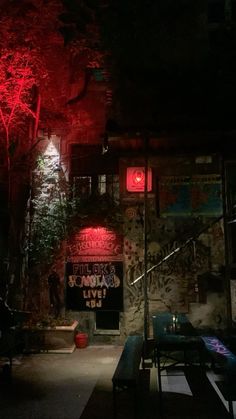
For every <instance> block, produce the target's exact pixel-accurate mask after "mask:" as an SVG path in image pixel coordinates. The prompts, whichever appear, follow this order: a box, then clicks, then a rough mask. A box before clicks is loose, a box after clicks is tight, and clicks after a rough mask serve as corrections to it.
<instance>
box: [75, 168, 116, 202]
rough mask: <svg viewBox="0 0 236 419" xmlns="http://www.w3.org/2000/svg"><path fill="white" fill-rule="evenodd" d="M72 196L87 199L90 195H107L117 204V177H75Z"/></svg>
mask: <svg viewBox="0 0 236 419" xmlns="http://www.w3.org/2000/svg"><path fill="white" fill-rule="evenodd" d="M73 191H74V196H77V197H80V198H88V197H89V196H91V195H92V194H98V195H103V194H108V195H109V196H110V197H111V198H112V200H113V201H114V202H116V203H119V196H120V187H119V175H105V174H103V175H92V176H75V177H74V178H73Z"/></svg>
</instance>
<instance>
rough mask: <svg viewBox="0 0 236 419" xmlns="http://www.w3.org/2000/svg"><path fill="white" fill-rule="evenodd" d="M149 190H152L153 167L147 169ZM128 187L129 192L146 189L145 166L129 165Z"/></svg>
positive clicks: (127, 173) (127, 172)
mask: <svg viewBox="0 0 236 419" xmlns="http://www.w3.org/2000/svg"><path fill="white" fill-rule="evenodd" d="M147 175H148V176H147V191H148V192H150V191H151V190H152V169H151V168H150V167H149V168H148V171H147ZM126 189H127V191H128V192H144V190H145V167H127V170H126Z"/></svg>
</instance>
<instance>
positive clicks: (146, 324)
mask: <svg viewBox="0 0 236 419" xmlns="http://www.w3.org/2000/svg"><path fill="white" fill-rule="evenodd" d="M144 153H145V179H144V227H143V234H144V277H143V296H144V340H145V341H147V339H148V337H149V304H148V290H147V253H148V243H147V219H148V213H147V210H148V202H147V198H148V137H147V136H146V135H145V137H144Z"/></svg>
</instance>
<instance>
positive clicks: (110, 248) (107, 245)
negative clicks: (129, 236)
mask: <svg viewBox="0 0 236 419" xmlns="http://www.w3.org/2000/svg"><path fill="white" fill-rule="evenodd" d="M122 248H123V236H121V235H119V234H117V233H116V232H115V231H113V230H110V229H108V228H105V227H86V228H82V229H81V230H79V231H78V232H76V233H75V234H73V236H72V237H71V238H70V240H69V241H68V243H67V261H68V262H74V261H78V260H80V261H81V262H82V261H86V262H87V261H98V260H102V261H114V260H123V250H122Z"/></svg>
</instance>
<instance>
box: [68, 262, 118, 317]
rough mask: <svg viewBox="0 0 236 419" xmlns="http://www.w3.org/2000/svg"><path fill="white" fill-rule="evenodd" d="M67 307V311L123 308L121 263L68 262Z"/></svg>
mask: <svg viewBox="0 0 236 419" xmlns="http://www.w3.org/2000/svg"><path fill="white" fill-rule="evenodd" d="M66 271H67V289H66V293H67V308H68V309H70V310H78V311H87V310H96V311H97V310H103V311H105V310H113V311H116V310H118V311H122V310H123V263H122V262H117V261H115V262H101V261H98V262H81V263H80V262H78V263H71V262H68V263H67V266H66Z"/></svg>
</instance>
